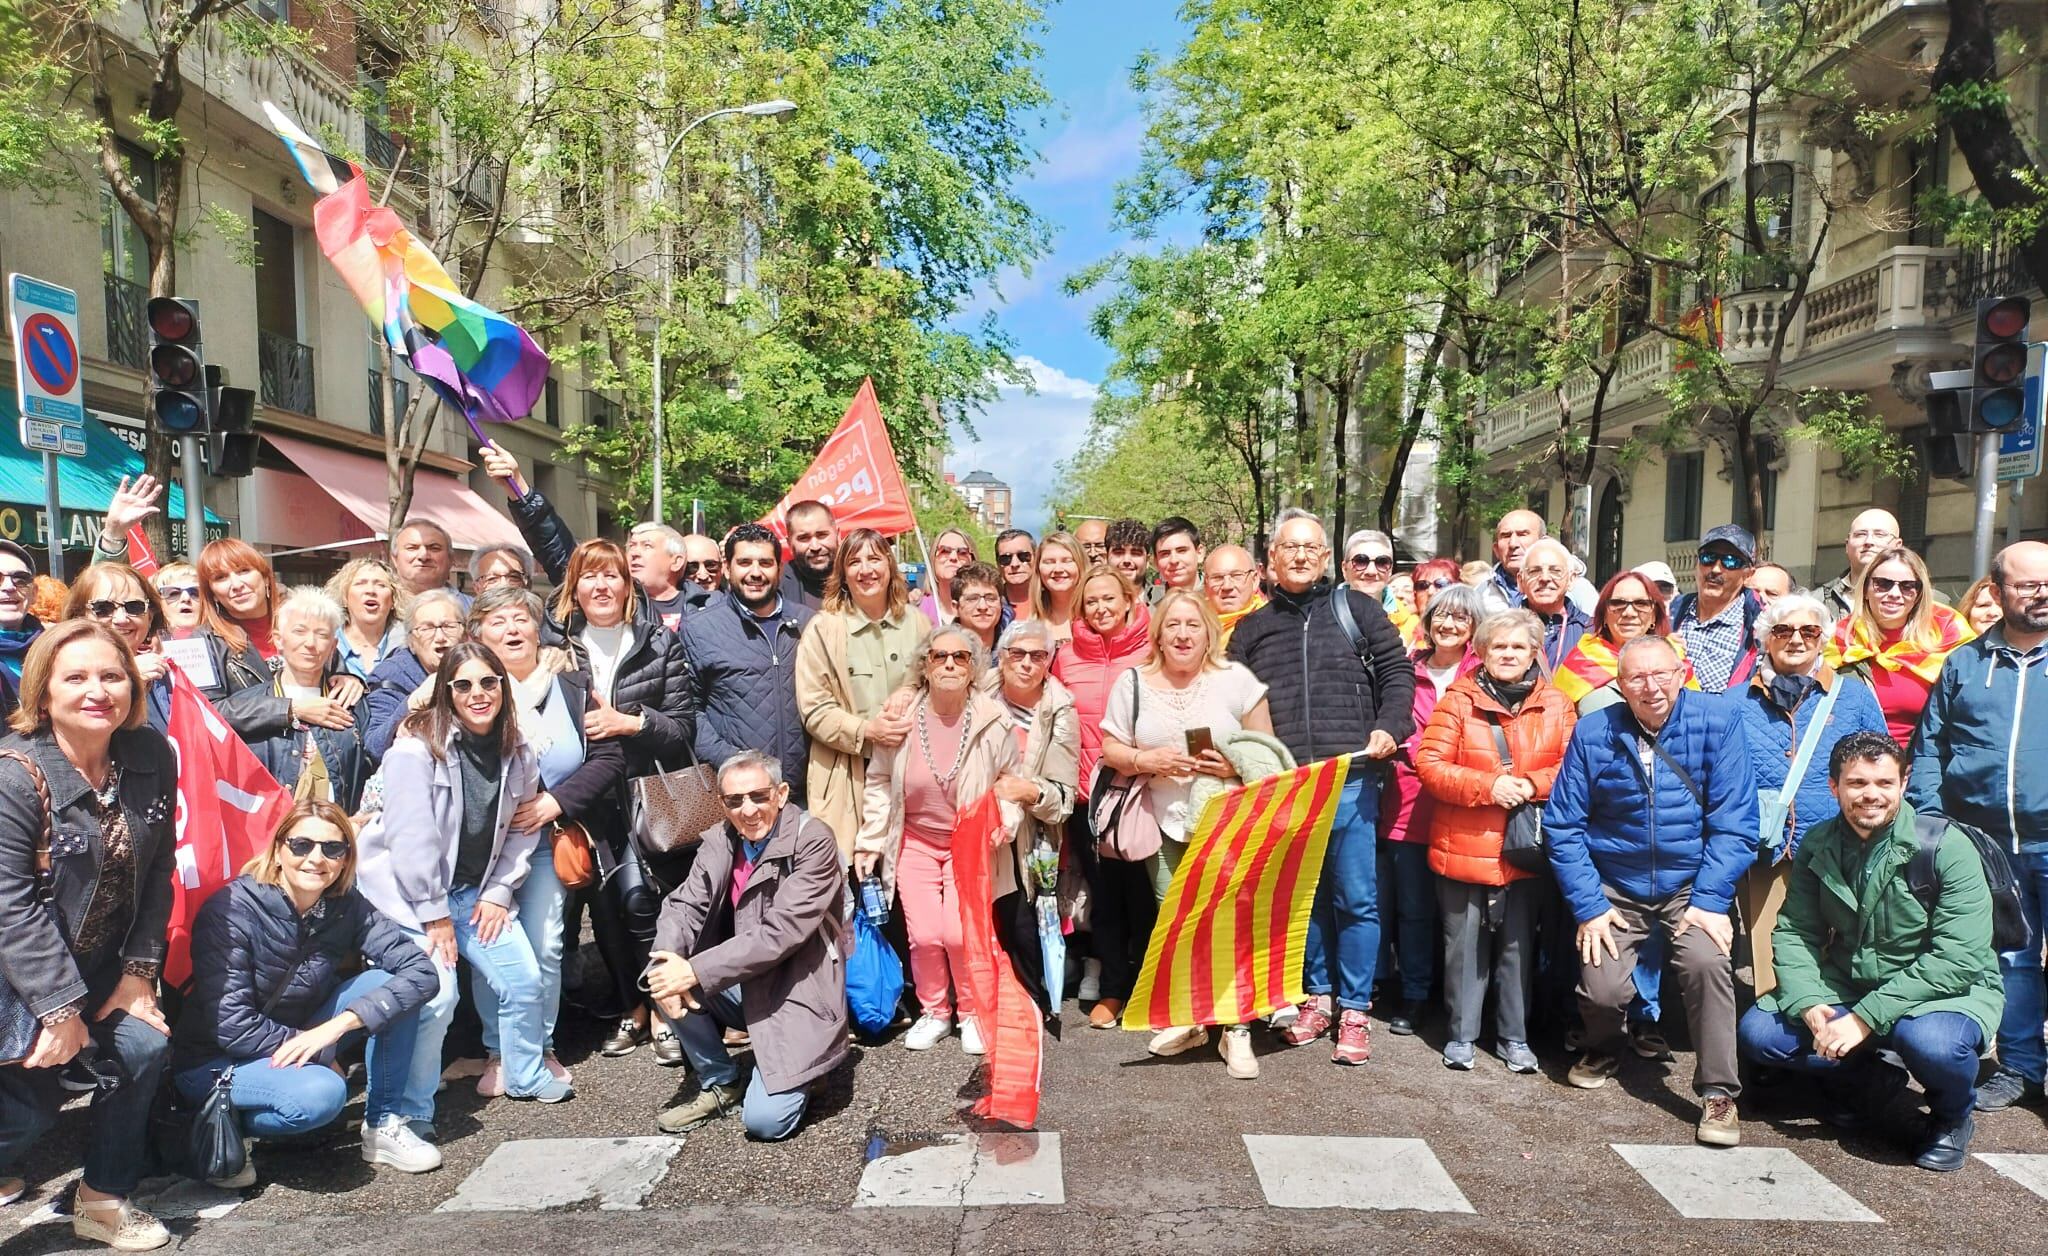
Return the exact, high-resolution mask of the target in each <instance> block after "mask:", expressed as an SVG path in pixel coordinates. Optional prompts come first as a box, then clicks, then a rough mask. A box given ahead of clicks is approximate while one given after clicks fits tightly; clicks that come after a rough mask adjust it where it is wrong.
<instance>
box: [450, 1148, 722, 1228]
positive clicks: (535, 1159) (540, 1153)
mask: <svg viewBox="0 0 2048 1256" xmlns="http://www.w3.org/2000/svg"><path fill="white" fill-rule="evenodd" d="M681 1149H682V1143H681V1142H679V1141H678V1140H676V1139H673V1138H525V1139H514V1140H512V1141H510V1142H504V1143H499V1144H498V1145H497V1146H496V1147H494V1148H492V1149H491V1154H490V1155H489V1156H487V1157H485V1159H484V1162H483V1163H482V1164H480V1165H478V1166H477V1167H476V1169H475V1171H473V1172H472V1173H471V1174H470V1175H469V1176H468V1177H466V1178H464V1179H463V1180H462V1185H461V1186H460V1187H458V1188H456V1191H455V1195H454V1197H453V1198H451V1199H448V1200H446V1201H444V1202H443V1203H442V1204H441V1206H440V1207H439V1208H436V1209H435V1210H434V1211H435V1212H538V1211H540V1210H541V1209H544V1208H566V1207H568V1206H570V1205H572V1204H580V1203H584V1202H585V1201H588V1200H593V1199H594V1200H596V1201H597V1206H598V1207H599V1208H600V1209H602V1210H604V1211H607V1212H616V1211H630V1210H633V1209H637V1208H639V1207H641V1206H642V1205H643V1204H645V1203H646V1202H647V1197H648V1196H649V1195H652V1194H653V1193H654V1188H655V1187H657V1186H659V1185H661V1180H662V1178H664V1177H666V1176H667V1175H668V1164H669V1161H670V1160H672V1159H674V1158H675V1154H676V1152H677V1151H679V1150H681Z"/></svg>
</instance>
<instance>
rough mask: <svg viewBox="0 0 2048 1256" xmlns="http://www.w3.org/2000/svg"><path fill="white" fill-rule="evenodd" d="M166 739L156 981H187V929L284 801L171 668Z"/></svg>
mask: <svg viewBox="0 0 2048 1256" xmlns="http://www.w3.org/2000/svg"><path fill="white" fill-rule="evenodd" d="M166 667H167V674H168V675H169V676H170V680H171V714H170V724H169V727H168V728H166V729H165V730H164V731H165V733H166V735H168V736H169V738H170V741H171V748H172V750H173V751H175V752H176V754H177V756H178V817H177V819H178V828H177V846H176V852H177V854H176V858H177V866H176V868H175V870H174V871H173V872H172V875H171V930H170V939H169V949H168V950H167V951H166V952H165V957H164V980H165V981H167V982H169V983H170V984H172V985H183V984H185V981H186V979H187V978H189V977H190V976H191V975H192V924H193V922H194V921H195V920H197V919H198V918H199V908H200V907H201V906H202V905H204V904H205V902H206V900H207V899H208V898H209V897H211V896H212V894H213V892H214V891H215V890H217V889H219V888H221V887H222V886H224V885H226V884H227V883H228V882H230V881H232V880H234V879H235V875H236V874H237V873H239V872H240V871H241V870H242V865H243V864H245V863H248V862H249V861H250V860H251V859H254V858H255V857H256V856H257V855H258V854H259V853H261V852H262V850H263V848H264V847H265V846H266V845H268V844H269V842H270V838H271V835H272V834H273V833H275V832H276V831H277V826H278V825H279V824H280V823H282V822H283V821H284V817H285V814H286V813H287V812H289V811H290V810H291V809H292V796H291V795H290V794H289V793H287V792H286V791H285V788H284V786H282V785H279V784H278V783H277V779H276V778H275V777H273V776H271V774H270V772H269V770H268V769H266V768H265V767H264V766H263V763H262V761H261V760H259V759H258V758H257V757H256V755H255V753H254V752H253V751H251V750H250V749H249V747H247V746H245V745H243V744H242V739H241V738H240V737H237V736H235V733H234V730H233V729H231V728H229V727H228V726H227V722H226V721H224V720H222V719H221V717H220V712H218V711H216V710H214V709H213V704H212V703H211V702H208V701H207V700H206V695H205V694H203V693H200V692H199V687H198V686H197V685H195V684H193V683H192V678H191V677H189V676H187V675H186V674H185V673H184V671H183V670H181V669H180V668H179V667H178V665H177V664H176V663H169V664H167V665H166Z"/></svg>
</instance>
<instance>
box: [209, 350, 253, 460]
mask: <svg viewBox="0 0 2048 1256" xmlns="http://www.w3.org/2000/svg"><path fill="white" fill-rule="evenodd" d="M206 391H207V404H208V406H209V408H210V409H211V410H212V412H213V430H212V431H211V432H209V433H208V434H207V437H206V461H207V463H208V465H210V466H211V467H212V468H213V473H214V474H215V475H218V476H222V477H226V478H238V477H241V476H245V475H249V474H251V473H252V472H254V471H255V470H256V440H257V437H256V394H255V393H254V392H251V391H250V390H249V389H247V388H230V387H228V374H227V372H226V371H224V370H222V369H221V368H219V367H217V366H209V367H207V368H206Z"/></svg>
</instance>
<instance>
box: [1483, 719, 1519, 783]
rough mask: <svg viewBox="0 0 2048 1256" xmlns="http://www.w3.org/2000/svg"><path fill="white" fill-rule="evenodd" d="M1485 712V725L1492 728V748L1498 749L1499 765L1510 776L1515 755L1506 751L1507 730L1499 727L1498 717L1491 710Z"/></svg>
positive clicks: (1513, 767)
mask: <svg viewBox="0 0 2048 1256" xmlns="http://www.w3.org/2000/svg"><path fill="white" fill-rule="evenodd" d="M1485 714H1486V724H1487V727H1489V728H1491V729H1492V730H1493V748H1494V749H1496V750H1498V751H1500V765H1501V767H1502V768H1504V769H1506V771H1507V772H1508V774H1509V775H1510V776H1512V775H1513V774H1514V771H1515V756H1514V755H1512V754H1510V753H1508V735H1507V731H1506V730H1505V729H1503V728H1502V727H1501V725H1500V718H1499V717H1498V716H1496V715H1495V714H1494V713H1493V712H1491V711H1488V712H1486V713H1485Z"/></svg>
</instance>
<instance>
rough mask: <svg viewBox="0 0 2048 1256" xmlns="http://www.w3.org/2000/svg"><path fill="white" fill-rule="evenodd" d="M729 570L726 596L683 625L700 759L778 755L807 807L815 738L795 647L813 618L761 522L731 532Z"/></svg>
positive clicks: (794, 793) (797, 798)
mask: <svg viewBox="0 0 2048 1256" xmlns="http://www.w3.org/2000/svg"><path fill="white" fill-rule="evenodd" d="M725 573H726V583H727V585H728V588H727V590H726V595H725V596H723V597H714V598H712V599H711V601H709V602H708V603H706V604H705V606H704V609H703V610H701V611H698V612H696V613H695V614H692V615H691V616H689V617H688V618H686V619H685V620H683V653H684V655H685V656H687V658H688V659H689V663H690V676H691V683H692V684H693V685H694V687H695V693H694V697H695V699H696V708H697V737H696V742H697V761H698V762H699V763H723V762H725V761H726V760H727V759H730V758H732V757H733V756H734V755H736V754H738V753H739V752H740V751H742V750H759V751H762V752H764V753H767V754H771V755H774V756H775V758H776V760H777V761H778V762H780V763H781V764H782V771H783V779H784V780H785V781H788V782H789V787H790V799H791V801H793V802H796V803H798V804H799V805H801V804H802V801H803V791H804V774H803V765H804V764H805V763H806V762H808V761H809V759H810V753H811V738H810V734H809V733H807V732H805V731H804V722H803V719H802V717H801V716H800V715H799V714H798V712H797V708H796V643H797V639H798V638H799V637H801V636H802V635H803V630H804V625H805V624H807V623H809V622H810V619H811V613H810V612H809V611H807V610H805V609H804V608H803V607H801V606H798V605H796V603H795V601H794V600H793V599H791V598H789V597H788V596H787V595H785V593H784V592H783V586H782V547H781V542H780V541H778V540H777V539H776V537H775V534H774V533H773V532H770V531H769V530H768V529H767V528H764V527H762V526H761V525H760V524H758V523H743V524H741V525H740V526H738V527H737V528H734V529H733V530H732V531H731V532H730V533H728V534H727V535H726V538H725Z"/></svg>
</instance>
